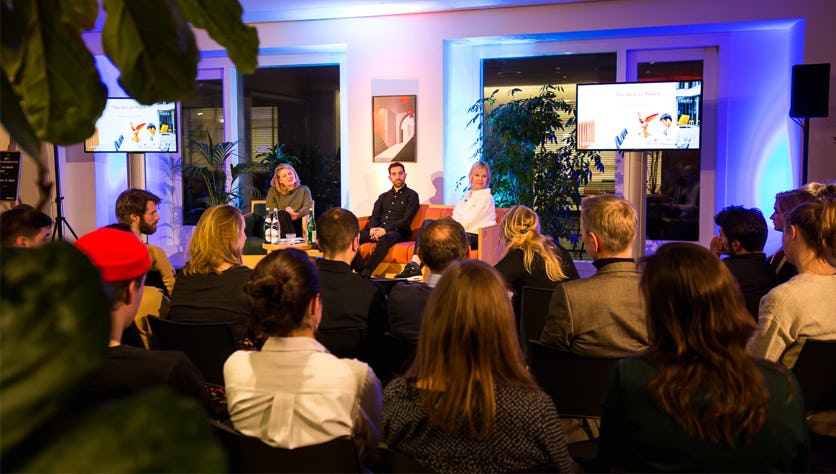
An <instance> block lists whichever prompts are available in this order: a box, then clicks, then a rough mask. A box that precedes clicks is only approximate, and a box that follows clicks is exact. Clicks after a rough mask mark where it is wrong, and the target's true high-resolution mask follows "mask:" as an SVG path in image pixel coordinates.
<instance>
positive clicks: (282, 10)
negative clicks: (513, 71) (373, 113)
mask: <svg viewBox="0 0 836 474" xmlns="http://www.w3.org/2000/svg"><path fill="white" fill-rule="evenodd" d="M590 1H598V0H551V1H549V0H376V1H375V0H278V1H277V0H239V3H240V4H241V6H242V7H243V9H244V15H243V18H244V21H245V22H247V23H258V22H270V21H303V20H324V19H333V18H356V17H364V16H380V15H401V14H408V13H427V12H438V11H448V10H470V9H476V8H501V7H515V6H528V5H547V4H554V3H579V2H590Z"/></svg>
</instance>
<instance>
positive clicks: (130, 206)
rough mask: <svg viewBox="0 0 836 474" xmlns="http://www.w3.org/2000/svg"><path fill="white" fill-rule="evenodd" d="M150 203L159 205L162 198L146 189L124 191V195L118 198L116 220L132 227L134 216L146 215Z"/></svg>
mask: <svg viewBox="0 0 836 474" xmlns="http://www.w3.org/2000/svg"><path fill="white" fill-rule="evenodd" d="M148 201H151V202H153V203H154V204H159V203H160V198H159V197H157V195H155V194H154V193H151V192H148V191H146V190H144V189H136V188H131V189H128V190H125V191H122V194H120V195H119V197H118V198H116V220H118V221H119V222H121V223H123V224H128V225H130V223H131V215H132V214H136V215H138V216H142V215H143V214H145V208H146V207H147V206H148Z"/></svg>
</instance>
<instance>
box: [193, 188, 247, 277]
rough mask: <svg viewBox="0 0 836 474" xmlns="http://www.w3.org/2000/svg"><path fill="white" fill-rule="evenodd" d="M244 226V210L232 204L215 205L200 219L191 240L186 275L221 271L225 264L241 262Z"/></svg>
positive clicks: (238, 263)
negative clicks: (240, 238) (241, 241)
mask: <svg viewBox="0 0 836 474" xmlns="http://www.w3.org/2000/svg"><path fill="white" fill-rule="evenodd" d="M243 225H244V216H243V215H242V214H241V210H240V209H238V208H237V207H235V206H230V205H229V204H221V205H219V206H212V207H210V208H209V209H206V210H205V211H204V212H203V215H202V216H200V220H198V221H197V226H195V229H194V233H193V234H192V238H191V240H190V241H189V256H190V259H189V262H188V263H186V265H185V267H184V268H183V272H184V273H185V274H186V275H192V274H207V273H218V270H217V268H218V267H219V266H221V265H223V264H231V265H240V264H241V248H240V247H239V237H240V235H241V228H242V227H243Z"/></svg>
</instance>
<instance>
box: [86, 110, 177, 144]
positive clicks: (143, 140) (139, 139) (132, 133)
mask: <svg viewBox="0 0 836 474" xmlns="http://www.w3.org/2000/svg"><path fill="white" fill-rule="evenodd" d="M175 110H176V108H175V104H174V103H173V102H164V103H159V104H154V105H142V104H140V103H138V102H136V101H134V100H132V99H108V100H107V105H106V106H105V110H104V112H103V113H102V116H101V117H100V118H99V120H98V121H97V122H96V132H95V133H94V134H93V136H92V137H90V138H88V139H87V140H85V141H84V150H85V151H88V152H122V153H146V152H156V153H161V152H176V151H177V134H176V124H177V120H176V117H175Z"/></svg>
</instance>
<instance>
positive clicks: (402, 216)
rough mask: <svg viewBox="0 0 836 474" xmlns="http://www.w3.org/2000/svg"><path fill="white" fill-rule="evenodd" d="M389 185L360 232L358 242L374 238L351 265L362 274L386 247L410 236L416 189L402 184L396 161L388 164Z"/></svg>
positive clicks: (372, 267) (373, 265) (381, 256)
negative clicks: (369, 250) (369, 251)
mask: <svg viewBox="0 0 836 474" xmlns="http://www.w3.org/2000/svg"><path fill="white" fill-rule="evenodd" d="M389 181H390V182H391V183H392V189H390V190H388V191H386V192H385V193H383V194H381V195H380V196H378V197H377V200H376V201H375V202H374V207H373V208H372V215H371V216H370V217H369V223H368V224H367V225H366V228H365V229H363V230H362V231H361V232H360V244H365V243H367V242H375V243H376V244H375V247H374V251H373V252H372V254H371V255H369V257H368V258H367V259H366V260H365V261H363V259H362V258H361V257H360V255H359V254H358V255H357V257H356V258H355V259H354V262H352V268H354V270H355V271H356V272H357V273H360V274H361V275H363V276H365V277H369V276H371V274H372V272H374V270H375V268H377V266H378V265H379V264H380V262H382V261H383V259H384V258H386V254H387V253H388V252H389V249H390V248H392V246H393V245H395V244H396V243H398V242H404V241H406V240H409V238H410V237H411V236H412V229H411V228H410V225H411V224H412V218H413V217H415V214H416V213H417V212H418V207H419V204H418V193H416V192H415V191H413V190H412V189H410V188H409V186H407V185H406V168H404V166H403V163H399V162H397V161H395V162H393V163H390V164H389Z"/></svg>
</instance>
